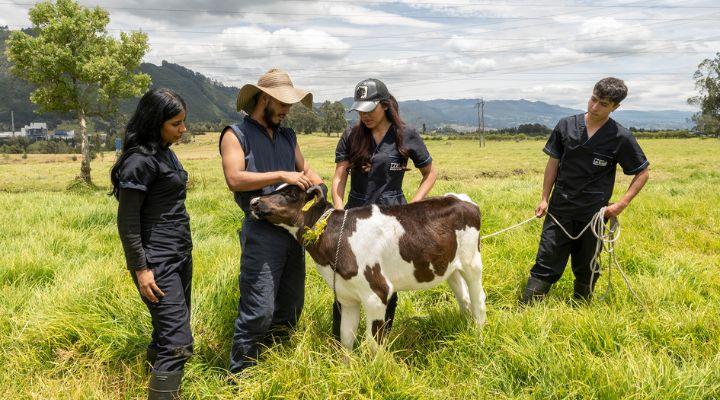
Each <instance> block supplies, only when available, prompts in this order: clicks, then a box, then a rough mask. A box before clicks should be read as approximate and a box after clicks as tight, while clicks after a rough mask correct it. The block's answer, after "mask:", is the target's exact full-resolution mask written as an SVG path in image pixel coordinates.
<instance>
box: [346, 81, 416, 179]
mask: <svg viewBox="0 0 720 400" xmlns="http://www.w3.org/2000/svg"><path fill="white" fill-rule="evenodd" d="M381 105H384V106H386V107H387V109H386V110H385V116H386V117H387V119H388V120H389V121H390V123H391V124H392V126H394V127H395V146H396V147H397V150H398V152H399V153H400V154H402V156H403V157H407V156H408V153H407V149H405V146H404V143H403V131H404V130H405V122H404V121H403V120H402V118H400V111H399V109H400V107H399V106H398V102H397V100H395V97H393V96H392V95H390V99H388V100H382V101H381V102H380V104H378V106H381ZM348 139H349V146H348V147H349V151H348V160H349V161H350V168H358V170H359V171H362V170H364V169H366V167H367V166H368V165H369V164H370V158H371V157H372V151H371V150H370V149H371V147H370V144H371V143H372V140H373V137H372V132H371V131H370V129H368V127H367V126H365V124H363V122H362V119H360V120H359V121H358V123H357V124H355V126H353V127H352V130H351V131H350V137H349V138H348Z"/></svg>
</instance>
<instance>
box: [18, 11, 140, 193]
mask: <svg viewBox="0 0 720 400" xmlns="http://www.w3.org/2000/svg"><path fill="white" fill-rule="evenodd" d="M29 16H30V22H31V23H32V25H33V31H34V32H36V36H30V35H28V34H26V33H24V32H20V31H15V32H12V33H11V35H10V38H9V39H8V43H7V56H8V59H9V60H10V62H12V63H13V66H12V68H11V71H12V72H13V74H15V75H16V76H18V77H20V78H22V79H25V80H27V81H29V82H31V83H33V84H35V85H36V86H37V88H36V89H35V90H34V91H33V92H32V93H31V95H30V100H31V101H32V102H33V103H35V104H36V105H37V106H38V109H39V111H40V112H60V113H64V112H71V113H73V114H74V115H76V117H77V121H78V124H79V125H80V139H81V153H82V161H81V164H80V176H79V177H78V178H79V179H80V181H82V182H84V183H87V184H91V183H92V181H91V179H90V146H89V142H88V137H87V122H86V121H87V118H88V117H91V116H99V117H102V116H106V115H109V114H112V113H114V112H115V110H117V108H118V102H119V101H120V100H121V99H123V98H127V97H135V96H139V95H140V94H142V92H143V91H145V90H146V89H147V87H148V86H149V85H150V76H149V75H146V74H142V73H136V72H135V71H137V70H138V68H139V66H140V61H141V59H142V57H143V55H144V54H145V52H146V51H147V50H148V44H147V35H146V34H145V33H141V32H133V33H131V34H126V33H124V32H123V33H120V40H116V39H114V38H113V37H111V36H109V35H108V34H107V30H106V27H107V24H108V23H109V22H110V18H109V15H108V12H107V11H105V10H103V9H101V8H100V7H95V8H86V7H83V6H81V5H79V4H78V3H76V2H75V1H74V0H57V1H56V2H55V3H52V2H50V1H46V2H41V3H37V4H36V5H35V6H34V7H33V8H31V9H30V12H29Z"/></svg>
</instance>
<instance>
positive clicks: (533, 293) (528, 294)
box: [520, 276, 552, 304]
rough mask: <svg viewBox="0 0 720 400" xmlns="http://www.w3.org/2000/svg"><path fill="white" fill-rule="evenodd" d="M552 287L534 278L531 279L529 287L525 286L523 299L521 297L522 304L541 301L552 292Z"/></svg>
mask: <svg viewBox="0 0 720 400" xmlns="http://www.w3.org/2000/svg"><path fill="white" fill-rule="evenodd" d="M551 286H552V283H548V282H545V281H543V280H541V279H537V278H534V277H532V276H531V277H529V278H528V281H527V285H525V292H523V295H522V297H520V304H531V303H534V302H537V301H541V300H542V299H543V298H545V295H546V294H547V293H548V292H549V291H550V287H551Z"/></svg>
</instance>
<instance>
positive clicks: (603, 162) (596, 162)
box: [593, 158, 607, 167]
mask: <svg viewBox="0 0 720 400" xmlns="http://www.w3.org/2000/svg"><path fill="white" fill-rule="evenodd" d="M593 165H597V166H598V167H604V166H606V165H607V160H603V159H602V158H596V159H594V160H593Z"/></svg>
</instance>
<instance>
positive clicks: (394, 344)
mask: <svg viewBox="0 0 720 400" xmlns="http://www.w3.org/2000/svg"><path fill="white" fill-rule="evenodd" d="M215 140H217V135H208V136H206V137H203V138H200V139H199V141H198V142H196V143H193V144H190V145H181V146H178V147H177V152H178V154H179V157H180V159H181V160H182V161H183V163H184V165H185V166H186V169H188V171H189V172H190V177H191V186H190V190H189V195H188V201H187V205H188V210H189V212H190V214H191V219H192V228H193V239H194V242H195V251H194V253H193V255H194V260H195V263H194V282H193V285H194V288H193V299H192V301H193V320H192V323H193V332H194V335H195V343H196V346H195V349H196V351H195V355H194V356H193V358H192V359H191V361H190V362H189V363H188V365H187V372H186V380H185V383H184V386H183V391H184V394H185V396H186V397H187V398H226V399H230V398H286V399H294V398H307V399H315V398H343V399H351V398H353V399H354V398H367V399H370V398H388V399H427V398H436V399H447V398H499V399H534V398H551V399H565V398H571V399H620V398H623V399H626V398H629V399H658V398H662V399H712V398H718V397H720V369H719V368H718V365H719V363H720V339H719V335H718V334H719V333H720V276H719V274H718V269H717V268H718V265H719V264H720V239H719V238H720V228H718V226H720V211H719V210H718V206H717V205H718V204H719V203H720V194H719V192H718V190H717V188H718V187H720V173H718V171H717V160H718V157H717V154H718V153H719V152H720V143H719V142H718V141H716V140H704V141H703V140H699V139H683V140H644V141H641V144H642V146H643V148H644V149H645V151H646V153H647V154H648V156H649V158H650V160H651V180H650V182H649V183H648V186H647V187H646V188H645V189H644V190H643V192H642V193H641V194H640V196H639V197H638V198H637V199H636V200H635V202H633V204H632V205H631V206H630V207H629V208H628V209H627V210H626V211H625V213H624V214H623V215H622V216H621V223H622V228H623V232H622V237H621V241H620V244H619V246H618V249H617V251H618V257H619V261H620V262H621V264H622V265H623V266H624V268H625V270H626V271H627V273H628V275H629V278H630V280H631V283H632V285H633V288H634V289H635V291H636V292H637V293H638V295H639V296H640V299H641V300H640V301H639V302H638V301H635V300H634V299H633V298H632V296H631V295H630V293H629V292H628V291H627V289H625V287H624V286H623V285H624V284H623V283H622V281H621V279H620V278H619V276H618V274H613V291H612V293H611V295H610V297H609V298H608V299H607V300H605V301H603V302H597V301H596V302H593V303H591V304H589V305H585V306H577V305H575V304H573V303H572V302H570V300H569V299H570V296H571V292H572V274H571V272H570V271H568V273H567V274H566V276H565V277H563V279H561V280H560V282H558V284H557V285H555V287H554V288H553V290H552V292H551V295H550V297H549V298H548V299H547V301H546V302H545V303H543V304H540V305H538V306H536V307H530V308H525V309H523V308H519V307H518V306H517V297H518V295H519V291H520V289H521V287H522V285H523V283H524V280H525V278H526V277H527V274H528V270H529V268H530V266H531V265H532V262H533V260H534V255H535V251H536V249H537V241H538V238H539V225H540V224H539V222H538V223H533V224H528V225H525V226H523V227H521V228H519V229H517V230H515V231H511V232H508V233H505V234H503V235H501V236H497V237H493V238H491V239H488V240H486V241H485V242H484V243H483V248H482V253H483V259H484V262H485V271H484V278H485V280H484V285H485V290H486V291H487V294H488V299H487V304H488V323H487V325H486V326H485V328H484V329H483V330H482V331H480V332H478V331H476V329H475V328H474V327H473V324H472V323H471V322H470V321H468V320H466V319H465V318H463V317H462V316H461V315H460V314H459V313H458V311H457V308H456V304H455V301H454V299H453V296H452V293H451V291H450V290H449V289H448V288H447V287H445V286H440V287H438V288H435V289H432V290H428V291H424V292H413V293H402V294H401V295H400V304H399V308H398V312H397V319H396V323H395V327H394V329H393V332H392V333H391V334H390V336H389V343H388V345H387V346H385V348H384V350H383V351H381V352H379V353H378V354H375V355H373V354H371V353H370V352H369V351H368V349H367V348H366V346H364V345H361V346H360V347H359V348H358V349H357V350H355V351H353V352H347V351H345V350H343V349H341V348H340V347H339V346H337V345H336V344H335V343H333V341H332V339H331V334H330V331H331V316H330V304H331V302H332V291H331V290H330V289H329V288H328V287H327V286H326V285H325V283H324V282H323V281H322V279H321V278H320V277H319V275H318V274H317V273H316V272H315V269H314V267H313V265H314V264H313V262H312V260H310V259H308V271H309V274H308V279H307V292H306V307H305V310H304V314H303V318H302V321H301V324H300V326H299V328H298V329H297V331H295V332H294V333H293V334H292V336H291V338H290V340H289V342H287V343H279V344H277V345H275V346H273V347H271V348H270V349H268V350H267V351H266V352H265V353H264V355H263V358H262V360H261V362H260V364H259V365H258V366H257V367H255V368H252V369H250V370H248V371H246V372H245V373H244V374H243V375H242V377H241V378H240V379H239V380H238V382H237V385H236V386H233V385H229V384H228V383H227V381H226V376H227V375H226V372H225V370H224V368H225V367H226V366H227V361H228V360H227V359H228V354H229V351H230V345H231V337H232V323H233V319H234V317H235V314H236V307H237V297H238V289H237V274H238V270H239V257H240V249H239V245H238V240H237V229H238V228H239V226H240V223H241V219H242V216H241V212H240V210H239V209H238V207H237V206H236V205H235V204H234V202H233V200H232V196H231V193H230V192H228V191H227V189H226V188H225V185H224V180H223V177H222V172H221V169H220V161H219V157H218V156H217V152H216V151H217V147H216V146H217V144H216V143H215ZM336 140H337V139H335V138H324V137H319V136H302V137H300V144H301V146H302V148H303V151H304V153H305V155H306V157H307V158H308V160H309V161H310V162H311V164H312V165H313V166H314V167H315V168H316V169H317V170H318V171H319V172H320V173H321V175H322V176H323V177H325V178H326V179H327V178H330V177H331V175H332V173H333V169H334V164H333V150H334V145H335V141H336ZM542 144H543V143H542V142H537V141H532V142H520V143H505V142H503V143H499V142H489V143H488V145H487V147H486V148H484V149H480V148H478V147H477V143H475V142H468V141H446V142H443V141H430V142H428V146H429V148H430V151H431V153H432V155H433V157H434V159H435V163H436V166H437V167H438V169H439V176H440V179H439V181H438V183H437V185H436V187H435V189H434V191H433V194H442V193H444V192H450V191H453V192H464V193H467V194H469V195H470V196H471V197H472V198H473V199H474V200H475V201H476V202H477V203H478V204H479V205H480V208H481V210H482V212H483V227H482V231H483V233H490V232H493V231H495V230H498V229H501V228H503V227H506V226H509V225H511V224H513V223H515V222H518V221H521V220H523V219H525V218H527V217H529V216H530V215H531V213H532V210H533V208H534V207H535V205H536V202H537V200H538V197H539V192H540V185H541V179H542V177H541V175H542V171H543V168H544V164H545V160H546V158H545V156H544V155H543V154H542V152H541V151H540V150H541V147H542ZM104 160H105V161H102V162H100V161H98V162H94V163H93V168H94V170H93V178H94V179H95V182H96V183H98V184H99V185H100V187H101V190H98V191H78V190H76V189H73V190H67V189H66V188H67V186H68V184H69V183H70V182H71V181H72V178H73V176H74V174H75V173H76V171H77V165H76V163H72V162H71V161H69V160H67V159H64V158H58V157H56V158H50V157H47V158H43V157H41V156H38V157H29V158H28V159H27V160H22V159H3V160H0V348H1V351H0V398H3V399H5V398H7V399H16V398H27V399H31V398H58V399H81V398H82V399H85V398H137V397H142V396H144V393H145V390H146V389H145V387H146V384H147V379H148V375H147V372H146V370H145V367H144V364H143V358H144V348H145V346H146V343H147V340H148V336H149V333H150V329H151V328H150V318H149V315H148V313H147V311H146V309H145V307H144V306H143V304H142V303H141V301H140V299H139V296H138V294H137V292H136V291H135V289H134V286H133V285H132V282H131V280H130V278H129V275H128V272H127V271H126V270H125V269H124V266H123V256H122V250H121V246H120V243H119V241H118V239H117V234H116V228H115V211H116V207H117V203H116V202H115V201H114V199H112V198H110V197H108V196H107V195H106V192H107V191H108V190H109V183H108V179H107V172H108V170H109V168H110V166H111V160H112V155H111V154H106V155H105V157H104ZM407 177H408V179H406V183H405V189H406V192H407V193H412V192H413V190H414V188H415V187H416V186H417V184H418V181H419V174H418V173H417V172H416V171H412V172H410V173H409V174H408V175H407ZM628 183H629V178H627V177H621V176H619V179H618V183H617V190H616V196H617V194H618V193H620V192H622V191H623V190H624V189H625V188H626V187H627V184H628ZM607 284H608V281H607V274H605V275H604V276H603V277H602V278H601V281H600V284H599V288H598V290H599V291H603V290H604V289H605V286H606V285H607ZM361 326H364V325H361Z"/></svg>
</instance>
